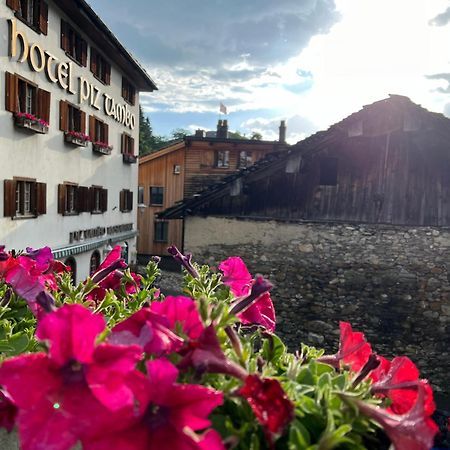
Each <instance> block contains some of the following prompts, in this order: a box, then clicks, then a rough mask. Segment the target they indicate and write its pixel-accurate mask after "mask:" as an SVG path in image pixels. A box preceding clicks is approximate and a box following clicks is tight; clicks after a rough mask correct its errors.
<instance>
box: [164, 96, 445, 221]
mask: <svg viewBox="0 0 450 450" xmlns="http://www.w3.org/2000/svg"><path fill="white" fill-rule="evenodd" d="M188 214H194V215H209V216H229V217H249V218H267V219H285V220H295V221H332V222H350V223H351V222H358V223H376V224H393V225H407V226H439V227H449V226H450V119H448V118H447V117H445V116H443V115H442V114H437V113H432V112H430V111H427V110H426V109H424V108H422V107H421V106H419V105H417V104H415V103H413V102H412V101H411V100H410V99H409V98H407V97H404V96H399V95H391V96H390V97H389V98H387V99H384V100H381V101H377V102H375V103H373V104H371V105H368V106H365V107H364V108H363V109H362V110H361V111H359V112H356V113H354V114H352V115H351V116H349V117H347V118H346V119H344V120H342V121H341V122H339V123H337V124H335V125H333V126H331V127H330V128H329V129H328V130H327V131H321V132H318V133H316V134H314V135H312V136H311V137H309V138H307V139H305V140H303V141H301V142H299V143H297V144H296V145H294V146H292V147H290V149H289V150H288V151H287V152H276V153H273V154H269V155H267V157H266V158H264V159H262V160H261V161H259V162H258V163H256V164H255V165H254V166H252V167H251V168H250V169H248V170H247V171H245V172H240V173H237V174H232V175H230V176H228V177H227V178H225V179H224V180H222V181H221V183H220V184H216V185H213V186H210V187H209V188H208V189H207V190H205V191H203V192H202V193H201V194H200V195H198V196H196V197H194V198H191V199H188V200H186V201H184V202H181V203H179V204H177V205H175V206H173V207H172V208H170V209H167V210H166V211H164V212H163V213H162V214H160V217H161V218H164V219H180V218H182V217H184V216H186V215H188Z"/></svg>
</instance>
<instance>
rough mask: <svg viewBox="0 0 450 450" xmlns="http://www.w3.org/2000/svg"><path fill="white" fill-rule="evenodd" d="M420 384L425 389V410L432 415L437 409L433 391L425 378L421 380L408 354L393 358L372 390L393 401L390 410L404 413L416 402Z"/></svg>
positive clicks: (395, 412)
mask: <svg viewBox="0 0 450 450" xmlns="http://www.w3.org/2000/svg"><path fill="white" fill-rule="evenodd" d="M419 384H422V387H423V391H424V399H425V400H424V405H425V406H424V407H425V412H426V413H427V415H431V414H433V412H434V410H435V409H436V407H435V404H434V400H433V391H432V389H431V387H430V385H429V384H428V383H427V382H426V381H425V380H419V370H418V369H417V367H416V365H415V364H414V363H413V362H412V361H411V360H410V359H409V358H407V357H406V356H398V357H396V358H394V359H393V360H392V362H391V364H390V367H389V370H388V371H387V373H385V375H384V376H383V377H381V378H380V379H379V380H378V381H377V382H376V383H374V384H373V385H372V392H373V393H374V394H381V395H385V396H387V397H388V398H389V399H390V400H391V401H392V404H391V405H390V406H389V408H388V411H390V412H393V413H394V414H404V413H406V412H408V411H409V410H410V409H411V408H412V407H413V406H414V404H415V403H416V401H417V396H418V386H419Z"/></svg>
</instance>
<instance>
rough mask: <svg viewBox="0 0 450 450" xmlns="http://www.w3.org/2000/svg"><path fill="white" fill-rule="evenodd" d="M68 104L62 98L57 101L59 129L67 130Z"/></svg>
mask: <svg viewBox="0 0 450 450" xmlns="http://www.w3.org/2000/svg"><path fill="white" fill-rule="evenodd" d="M68 109H69V108H68V105H67V102H66V101H64V100H60V101H59V129H60V130H61V131H69V115H68Z"/></svg>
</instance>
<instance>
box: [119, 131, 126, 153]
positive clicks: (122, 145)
mask: <svg viewBox="0 0 450 450" xmlns="http://www.w3.org/2000/svg"><path fill="white" fill-rule="evenodd" d="M126 139H127V137H126V135H125V133H122V135H121V136H120V141H121V142H120V153H126V147H125V146H126Z"/></svg>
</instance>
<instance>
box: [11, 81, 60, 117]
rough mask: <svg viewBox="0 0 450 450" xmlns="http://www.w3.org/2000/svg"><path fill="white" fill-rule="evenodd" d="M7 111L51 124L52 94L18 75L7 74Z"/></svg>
mask: <svg viewBox="0 0 450 450" xmlns="http://www.w3.org/2000/svg"><path fill="white" fill-rule="evenodd" d="M5 78H6V110H7V111H10V112H12V113H15V114H17V113H27V114H31V115H33V116H34V117H36V119H41V120H43V121H45V122H46V123H47V124H48V123H49V122H50V97H51V95H50V92H48V91H45V90H44V89H39V88H38V87H37V86H36V84H34V83H32V82H31V81H28V80H26V79H25V78H22V77H20V76H18V75H14V74H11V73H9V72H6V77H5Z"/></svg>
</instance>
